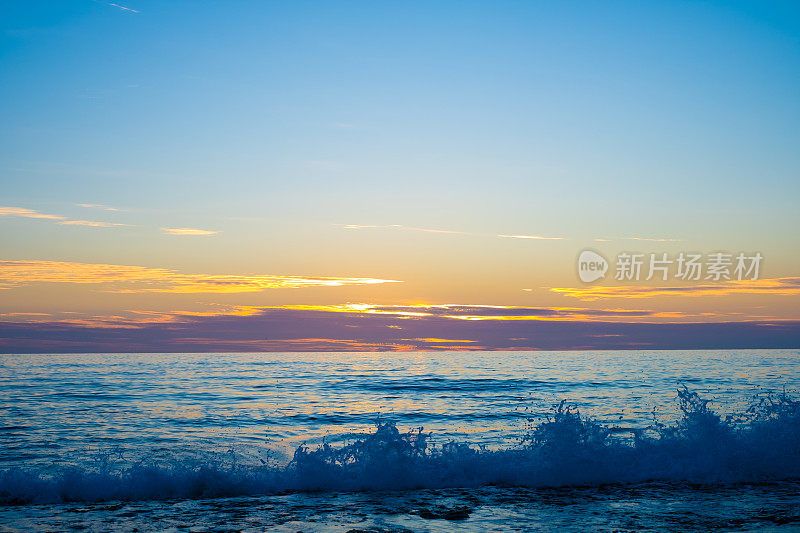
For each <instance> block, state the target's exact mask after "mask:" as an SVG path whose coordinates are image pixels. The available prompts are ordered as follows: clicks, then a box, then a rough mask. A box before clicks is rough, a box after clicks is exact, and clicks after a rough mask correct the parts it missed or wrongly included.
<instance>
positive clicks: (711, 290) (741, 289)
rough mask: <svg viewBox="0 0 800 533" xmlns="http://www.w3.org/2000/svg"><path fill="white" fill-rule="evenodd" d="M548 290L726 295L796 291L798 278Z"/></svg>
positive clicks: (589, 296) (585, 295)
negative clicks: (708, 283)
mask: <svg viewBox="0 0 800 533" xmlns="http://www.w3.org/2000/svg"><path fill="white" fill-rule="evenodd" d="M550 290H551V291H552V292H557V293H560V294H564V295H566V296H572V297H574V298H578V299H579V300H582V301H584V302H591V301H595V300H599V299H602V298H653V297H656V296H726V295H730V294H782V295H786V294H800V277H784V278H766V279H760V280H741V281H739V280H736V281H727V282H724V283H720V284H715V285H686V286H668V287H658V286H655V287H654V286H633V285H621V286H614V287H586V288H571V287H555V288H551V289H550Z"/></svg>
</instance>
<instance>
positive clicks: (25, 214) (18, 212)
mask: <svg viewBox="0 0 800 533" xmlns="http://www.w3.org/2000/svg"><path fill="white" fill-rule="evenodd" d="M79 205H87V206H88V205H89V204H79ZM112 209H113V208H112ZM0 216H9V217H22V218H39V219H46V220H57V221H59V222H58V223H59V224H62V225H65V226H91V227H95V228H110V227H113V226H128V225H129V224H120V223H116V222H98V221H94V220H70V219H68V218H67V217H62V216H60V215H50V214H47V213H40V212H39V211H34V210H33V209H26V208H24V207H0Z"/></svg>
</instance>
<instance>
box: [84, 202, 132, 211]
mask: <svg viewBox="0 0 800 533" xmlns="http://www.w3.org/2000/svg"><path fill="white" fill-rule="evenodd" d="M75 205H77V206H78V207H86V208H89V209H102V210H103V211H122V210H121V209H117V208H116V207H109V206H107V205H102V204H75Z"/></svg>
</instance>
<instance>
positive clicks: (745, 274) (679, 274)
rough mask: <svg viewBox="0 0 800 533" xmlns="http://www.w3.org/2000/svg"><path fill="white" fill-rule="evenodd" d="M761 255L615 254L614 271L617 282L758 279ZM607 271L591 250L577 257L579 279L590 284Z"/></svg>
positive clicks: (605, 265)
mask: <svg viewBox="0 0 800 533" xmlns="http://www.w3.org/2000/svg"><path fill="white" fill-rule="evenodd" d="M763 259H764V256H762V255H761V253H760V252H755V253H750V254H748V253H744V252H739V253H737V254H732V253H726V252H714V253H709V254H701V253H692V252H680V253H678V254H677V255H669V254H667V253H666V252H664V253H659V254H655V253H649V254H645V253H628V252H621V253H619V254H617V259H616V263H615V265H614V268H613V272H614V279H615V280H617V281H640V280H644V281H650V280H660V281H667V280H668V279H676V280H682V281H700V280H709V281H730V280H737V281H742V280H757V279H758V276H759V274H760V268H761V261H762V260H763ZM608 270H609V264H608V261H606V259H605V258H604V257H603V256H602V255H600V254H599V253H597V252H595V251H593V250H584V251H583V252H581V254H580V255H579V256H578V276H579V277H580V279H581V281H583V282H585V283H591V282H593V281H596V280H598V279H600V278H603V277H605V274H606V272H607V271H608Z"/></svg>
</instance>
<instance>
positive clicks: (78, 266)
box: [0, 260, 401, 294]
mask: <svg viewBox="0 0 800 533" xmlns="http://www.w3.org/2000/svg"><path fill="white" fill-rule="evenodd" d="M35 283H86V284H108V285H109V286H108V287H104V289H105V290H106V291H107V292H116V293H140V292H161V293H179V294H185V293H241V292H259V291H263V290H267V289H283V288H306V287H340V286H344V285H374V284H382V283H401V282H400V281H397V280H386V279H376V278H349V277H306V276H280V275H224V274H223V275H208V274H183V273H180V272H178V271H176V270H171V269H165V268H148V267H140V266H127V265H109V264H93V263H71V262H61V261H2V260H0V289H11V288H15V287H22V286H28V285H32V284H35Z"/></svg>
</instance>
